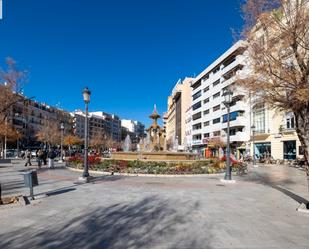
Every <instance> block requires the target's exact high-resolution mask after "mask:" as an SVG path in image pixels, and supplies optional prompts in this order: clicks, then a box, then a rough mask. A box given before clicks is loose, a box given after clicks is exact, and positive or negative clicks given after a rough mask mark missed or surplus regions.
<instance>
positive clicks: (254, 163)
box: [251, 125, 257, 167]
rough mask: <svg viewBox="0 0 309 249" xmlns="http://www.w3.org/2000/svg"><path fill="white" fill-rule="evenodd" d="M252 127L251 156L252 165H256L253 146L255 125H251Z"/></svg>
mask: <svg viewBox="0 0 309 249" xmlns="http://www.w3.org/2000/svg"><path fill="white" fill-rule="evenodd" d="M251 129H252V148H253V149H252V156H253V167H257V165H256V160H255V148H254V142H255V141H254V140H255V125H252V126H251Z"/></svg>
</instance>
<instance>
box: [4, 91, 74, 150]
mask: <svg viewBox="0 0 309 249" xmlns="http://www.w3.org/2000/svg"><path fill="white" fill-rule="evenodd" d="M8 122H9V123H10V124H11V125H12V127H13V128H14V129H16V130H17V131H18V132H19V134H20V135H21V138H20V139H18V141H17V143H18V147H19V148H21V149H22V148H28V147H38V146H40V145H41V142H40V141H38V139H37V134H38V133H39V132H40V131H41V130H43V128H44V127H45V126H46V125H48V124H50V123H53V124H54V125H55V126H58V127H59V133H60V126H61V123H63V124H64V134H71V133H72V131H73V127H72V124H73V121H72V117H71V115H70V113H69V112H67V111H64V110H62V109H59V108H56V107H52V106H49V105H47V104H45V103H40V102H37V101H35V100H32V99H29V98H27V97H25V96H20V100H19V101H18V102H16V103H15V104H14V105H13V106H12V108H11V112H10V115H9V117H8Z"/></svg>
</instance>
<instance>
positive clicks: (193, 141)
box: [192, 139, 202, 145]
mask: <svg viewBox="0 0 309 249" xmlns="http://www.w3.org/2000/svg"><path fill="white" fill-rule="evenodd" d="M201 144H202V140H201V139H200V140H192V145H201Z"/></svg>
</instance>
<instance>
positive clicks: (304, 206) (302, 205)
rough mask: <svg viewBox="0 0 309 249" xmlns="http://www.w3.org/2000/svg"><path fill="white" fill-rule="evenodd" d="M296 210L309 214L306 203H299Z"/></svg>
mask: <svg viewBox="0 0 309 249" xmlns="http://www.w3.org/2000/svg"><path fill="white" fill-rule="evenodd" d="M296 211H298V212H300V213H305V214H309V209H307V207H306V204H305V203H301V204H300V205H299V207H298V208H297V209H296Z"/></svg>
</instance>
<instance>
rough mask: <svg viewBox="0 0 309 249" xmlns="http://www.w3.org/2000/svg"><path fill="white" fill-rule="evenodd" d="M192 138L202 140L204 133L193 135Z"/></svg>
mask: <svg viewBox="0 0 309 249" xmlns="http://www.w3.org/2000/svg"><path fill="white" fill-rule="evenodd" d="M192 138H193V140H201V139H202V135H201V134H197V135H193V136H192Z"/></svg>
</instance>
